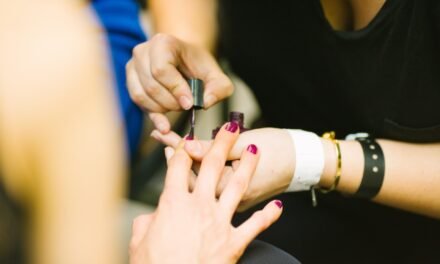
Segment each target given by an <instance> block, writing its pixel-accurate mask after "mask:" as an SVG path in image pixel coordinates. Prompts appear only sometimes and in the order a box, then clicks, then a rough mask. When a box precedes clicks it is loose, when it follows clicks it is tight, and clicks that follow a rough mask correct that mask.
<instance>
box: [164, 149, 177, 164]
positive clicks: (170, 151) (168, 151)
mask: <svg viewBox="0 0 440 264" xmlns="http://www.w3.org/2000/svg"><path fill="white" fill-rule="evenodd" d="M174 152H175V151H174V149H173V148H172V147H166V148H165V158H166V160H167V164H168V161H169V160H170V159H171V158H172V157H173V155H174Z"/></svg>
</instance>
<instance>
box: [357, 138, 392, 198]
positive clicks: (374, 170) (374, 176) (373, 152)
mask: <svg viewBox="0 0 440 264" xmlns="http://www.w3.org/2000/svg"><path fill="white" fill-rule="evenodd" d="M356 140H357V141H358V142H359V143H360V144H361V146H362V150H363V153H364V160H365V162H364V164H365V165H364V173H363V176H362V181H361V184H360V186H359V189H358V190H357V191H356V193H355V194H354V196H356V197H359V198H365V199H372V198H374V197H375V196H376V195H377V194H378V193H379V191H380V189H381V188H382V184H383V180H384V177H385V157H384V154H383V151H382V148H381V147H380V145H379V144H377V142H376V141H375V140H374V139H372V138H369V137H359V138H356Z"/></svg>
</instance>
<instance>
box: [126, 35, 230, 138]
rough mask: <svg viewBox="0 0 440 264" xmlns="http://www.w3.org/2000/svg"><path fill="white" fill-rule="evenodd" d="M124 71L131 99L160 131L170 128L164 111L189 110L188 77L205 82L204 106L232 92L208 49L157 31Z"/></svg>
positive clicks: (134, 55)
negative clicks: (145, 112)
mask: <svg viewBox="0 0 440 264" xmlns="http://www.w3.org/2000/svg"><path fill="white" fill-rule="evenodd" d="M126 72H127V86H128V90H129V93H130V97H131V99H132V100H133V101H134V102H135V103H136V104H137V105H139V106H140V107H141V108H142V109H144V110H145V111H147V112H148V113H149V116H150V118H151V120H152V121H153V123H154V125H155V127H156V128H157V129H158V130H159V131H160V132H162V133H167V132H169V130H170V123H169V121H168V119H167V118H166V116H165V115H163V113H166V112H168V111H179V110H183V109H184V110H188V109H190V108H191V107H192V105H193V98H192V94H191V91H190V88H189V86H188V83H187V79H188V78H198V79H201V80H202V81H203V82H204V85H205V92H204V105H205V108H209V107H211V106H212V105H214V104H216V103H217V102H218V101H220V100H222V99H224V98H226V97H228V96H229V95H231V94H232V91H233V86H232V82H231V81H230V79H229V78H228V77H227V76H226V75H225V74H224V73H223V71H222V70H221V69H220V67H219V65H218V64H217V62H216V60H215V58H214V57H213V56H212V55H211V54H210V53H209V52H208V51H207V50H205V49H204V48H201V47H198V46H195V45H192V44H189V43H186V42H184V41H181V40H179V39H177V38H175V37H173V36H171V35H167V34H157V35H155V36H154V37H153V38H152V39H151V40H149V41H147V42H145V43H142V44H140V45H138V46H136V47H135V48H134V50H133V58H132V59H131V60H130V61H129V62H128V63H127V66H126Z"/></svg>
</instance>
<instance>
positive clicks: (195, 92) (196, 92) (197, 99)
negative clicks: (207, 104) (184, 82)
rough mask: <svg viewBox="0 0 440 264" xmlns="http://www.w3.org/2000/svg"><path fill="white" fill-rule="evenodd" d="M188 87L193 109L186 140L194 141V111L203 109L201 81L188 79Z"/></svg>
mask: <svg viewBox="0 0 440 264" xmlns="http://www.w3.org/2000/svg"><path fill="white" fill-rule="evenodd" d="M188 84H189V87H190V89H191V93H192V96H193V102H194V103H193V107H192V108H191V110H190V111H191V113H190V118H189V124H190V127H191V128H190V131H189V134H188V137H187V139H194V129H195V125H196V110H200V109H202V108H203V91H204V89H203V81H202V80H200V79H194V78H193V79H189V80H188Z"/></svg>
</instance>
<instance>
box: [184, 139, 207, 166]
mask: <svg viewBox="0 0 440 264" xmlns="http://www.w3.org/2000/svg"><path fill="white" fill-rule="evenodd" d="M213 142H214V141H212V140H209V141H206V140H190V141H187V143H186V144H185V150H186V152H187V153H188V154H189V155H190V156H191V158H193V159H194V160H198V161H201V160H202V159H203V157H204V156H205V155H206V154H207V153H208V151H209V150H210V149H211V147H212V144H213Z"/></svg>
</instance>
